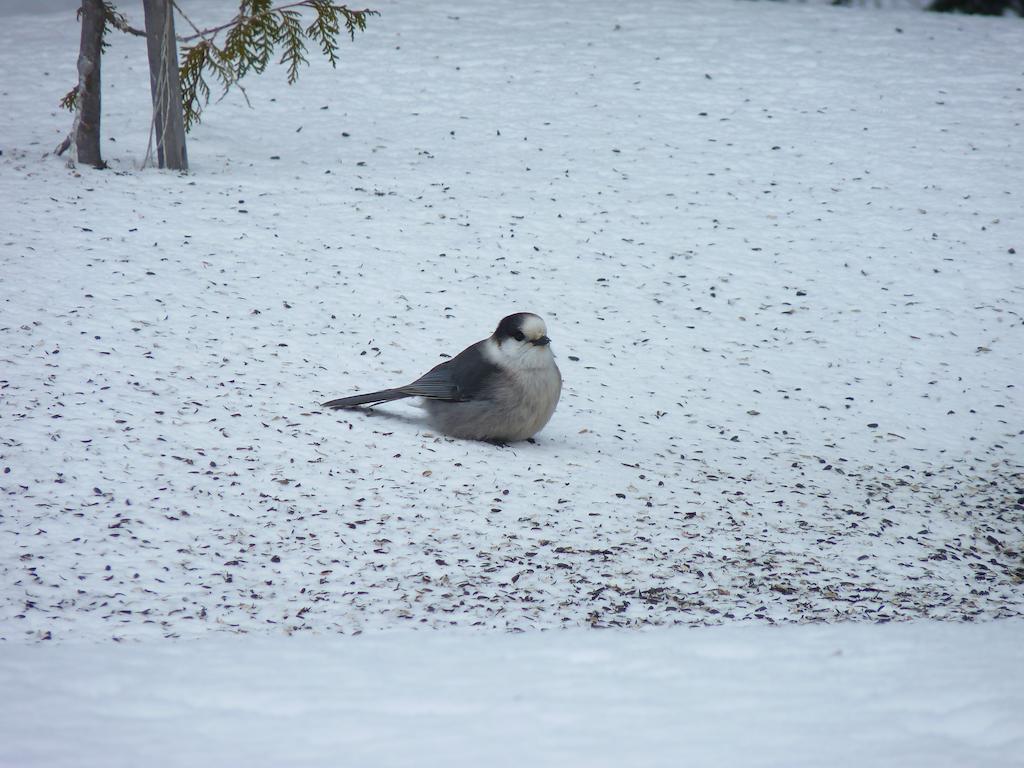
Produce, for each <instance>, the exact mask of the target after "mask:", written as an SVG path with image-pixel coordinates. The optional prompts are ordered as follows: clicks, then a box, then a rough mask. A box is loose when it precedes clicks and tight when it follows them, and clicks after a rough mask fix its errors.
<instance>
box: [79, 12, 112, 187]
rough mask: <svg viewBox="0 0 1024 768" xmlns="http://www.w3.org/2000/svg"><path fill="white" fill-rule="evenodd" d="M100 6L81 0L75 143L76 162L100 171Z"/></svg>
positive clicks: (102, 20) (101, 29)
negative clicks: (80, 38)
mask: <svg viewBox="0 0 1024 768" xmlns="http://www.w3.org/2000/svg"><path fill="white" fill-rule="evenodd" d="M105 23H106V22H105V20H104V16H103V3H102V2H101V1H100V0H82V42H81V45H80V47H79V51H78V113H77V115H76V116H75V127H74V131H73V133H74V135H75V137H74V140H75V153H76V155H77V156H78V162H80V163H86V164H87V165H94V166H96V167H97V168H103V167H104V163H103V158H102V157H101V155H100V60H101V58H102V55H103V50H102V48H103V27H104V25H105Z"/></svg>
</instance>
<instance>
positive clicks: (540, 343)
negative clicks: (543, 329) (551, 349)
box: [530, 336, 551, 347]
mask: <svg viewBox="0 0 1024 768" xmlns="http://www.w3.org/2000/svg"><path fill="white" fill-rule="evenodd" d="M530 343H531V344H533V346H535V347H546V346H547V345H548V344H550V343H551V339H549V338H548V337H547V336H541V337H540V338H539V339H534V340H533V341H531V342H530Z"/></svg>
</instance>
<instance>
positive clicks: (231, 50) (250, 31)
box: [181, 0, 378, 129]
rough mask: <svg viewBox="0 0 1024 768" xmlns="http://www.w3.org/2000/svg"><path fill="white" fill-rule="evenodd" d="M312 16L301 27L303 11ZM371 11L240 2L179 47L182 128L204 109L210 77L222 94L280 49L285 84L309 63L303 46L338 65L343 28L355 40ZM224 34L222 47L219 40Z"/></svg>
mask: <svg viewBox="0 0 1024 768" xmlns="http://www.w3.org/2000/svg"><path fill="white" fill-rule="evenodd" d="M303 10H306V11H312V12H313V14H314V17H313V19H312V21H311V22H310V23H308V24H306V23H304V20H303V16H302V11H303ZM375 15H378V12H377V11H373V10H370V9H364V10H358V11H357V10H352V9H350V8H348V7H347V6H345V5H339V4H337V3H333V2H330V0H299V2H292V3H288V4H286V5H282V6H278V7H274V5H273V2H272V0H241V2H240V3H239V8H238V15H237V16H236V17H235V18H234V19H232V20H231V21H230V22H228V23H227V24H224V25H222V26H220V27H214V28H213V29H209V30H205V31H199V30H197V31H196V34H195V35H193V36H191V37H190V38H186V41H188V40H193V39H196V38H199V42H197V43H195V44H194V45H191V46H187V47H185V48H183V49H182V54H183V59H182V63H181V94H182V108H183V110H184V116H185V128H186V129H189V128H191V127H192V126H193V125H195V124H196V123H197V122H199V117H200V114H201V113H202V110H203V107H204V106H205V105H206V104H207V103H208V102H209V99H210V85H209V83H208V82H207V77H208V76H210V77H212V78H213V79H215V80H216V81H218V82H219V84H220V86H221V88H222V89H223V91H224V92H225V93H226V92H227V91H228V90H230V89H231V87H232V86H234V85H236V84H237V83H238V82H239V81H240V80H241V79H242V78H243V77H245V75H247V74H248V73H249V72H256V73H257V74H258V73H260V72H263V71H264V70H265V69H266V68H267V65H268V64H270V62H271V61H272V59H273V57H274V54H275V51H277V50H280V51H281V58H280V60H279V63H280V64H283V65H284V66H286V67H287V70H288V82H289V83H294V82H295V81H296V80H298V78H299V68H300V67H301V65H303V64H308V63H309V59H308V58H307V50H308V49H307V42H308V41H311V42H313V43H314V44H316V45H317V46H318V47H319V48H320V51H321V52H322V53H323V55H324V57H325V58H326V59H327V60H328V61H329V62H330V63H331V66H337V64H338V47H339V37H340V36H341V29H342V27H344V29H345V32H346V33H347V35H348V37H349V39H351V40H355V35H356V31H357V30H358V31H360V32H361V31H363V30H365V29H366V20H367V17H369V16H375ZM221 32H224V33H225V35H224V40H223V43H221V44H218V42H217V38H218V36H219V35H220V33H221Z"/></svg>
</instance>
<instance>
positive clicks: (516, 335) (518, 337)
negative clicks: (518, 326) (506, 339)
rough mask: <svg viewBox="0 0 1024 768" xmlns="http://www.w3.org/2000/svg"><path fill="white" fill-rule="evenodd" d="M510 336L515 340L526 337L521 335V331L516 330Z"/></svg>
mask: <svg viewBox="0 0 1024 768" xmlns="http://www.w3.org/2000/svg"><path fill="white" fill-rule="evenodd" d="M512 338H513V339H515V340H516V341H522V340H523V339H525V338H526V336H524V335H523V332H522V331H516V332H515V333H513V334H512Z"/></svg>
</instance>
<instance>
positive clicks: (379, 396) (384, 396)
mask: <svg viewBox="0 0 1024 768" xmlns="http://www.w3.org/2000/svg"><path fill="white" fill-rule="evenodd" d="M403 397H412V395H410V394H409V393H407V392H403V391H402V390H401V389H382V390H381V391H380V392H367V393H366V394H365V395H352V396H350V397H339V398H338V399H337V400H328V401H327V402H326V403H323V405H322V406H321V407H323V408H355V407H356V406H357V405H368V404H372V405H376V404H377V403H387V402H389V401H391V400H401V399H402V398H403Z"/></svg>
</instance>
